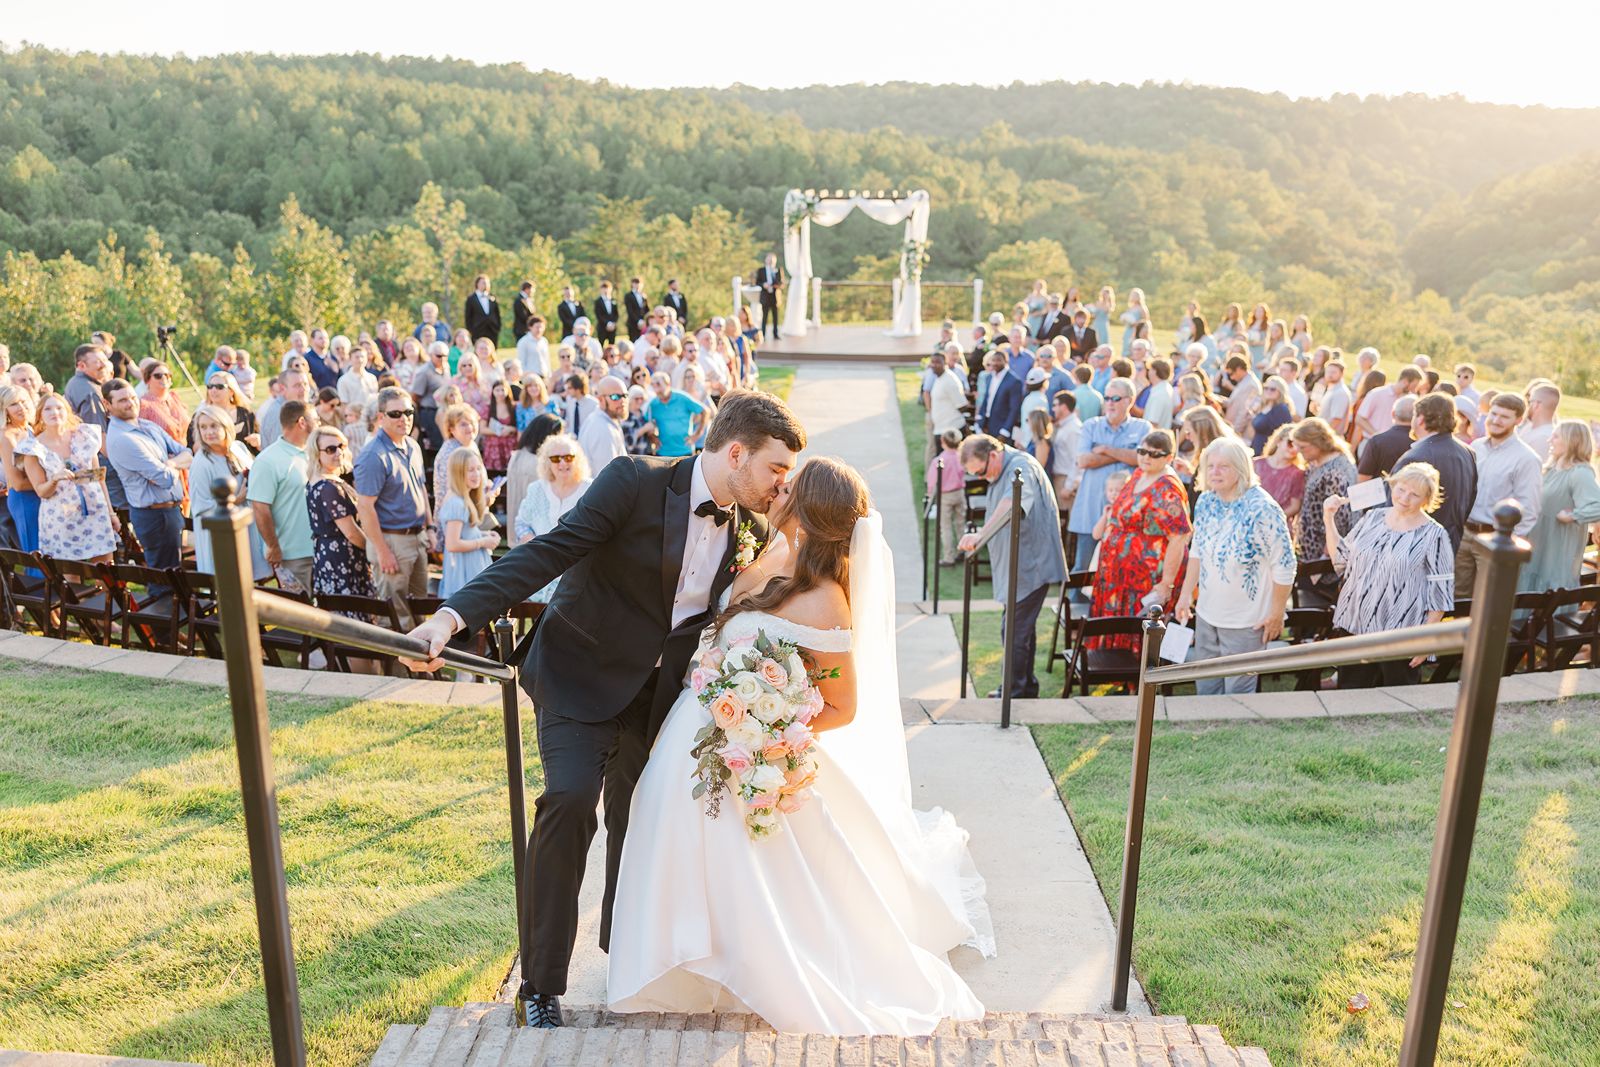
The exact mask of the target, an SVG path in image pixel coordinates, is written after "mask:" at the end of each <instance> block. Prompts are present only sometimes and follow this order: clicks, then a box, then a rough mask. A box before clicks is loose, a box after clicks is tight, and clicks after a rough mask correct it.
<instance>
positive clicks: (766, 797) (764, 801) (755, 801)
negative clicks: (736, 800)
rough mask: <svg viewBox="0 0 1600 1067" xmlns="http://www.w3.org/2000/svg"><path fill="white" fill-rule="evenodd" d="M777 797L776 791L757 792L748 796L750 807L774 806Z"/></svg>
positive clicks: (775, 805)
mask: <svg viewBox="0 0 1600 1067" xmlns="http://www.w3.org/2000/svg"><path fill="white" fill-rule="evenodd" d="M778 799H779V796H778V794H777V793H757V794H756V795H755V796H753V797H751V798H750V807H752V808H757V809H761V808H775V807H777V806H778Z"/></svg>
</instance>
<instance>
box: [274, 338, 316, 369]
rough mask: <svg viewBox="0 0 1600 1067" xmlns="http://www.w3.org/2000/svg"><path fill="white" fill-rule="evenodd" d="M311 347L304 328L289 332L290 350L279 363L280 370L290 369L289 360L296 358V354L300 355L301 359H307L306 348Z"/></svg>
mask: <svg viewBox="0 0 1600 1067" xmlns="http://www.w3.org/2000/svg"><path fill="white" fill-rule="evenodd" d="M309 347H310V346H309V344H308V343H307V340H306V332H305V331H304V330H293V331H291V332H290V333H289V351H287V352H285V353H284V354H283V359H282V360H280V361H279V363H278V370H279V371H280V372H281V371H286V370H288V369H289V361H290V360H292V359H294V358H295V357H296V356H298V357H300V358H301V359H305V358H306V350H307V349H308V348H309Z"/></svg>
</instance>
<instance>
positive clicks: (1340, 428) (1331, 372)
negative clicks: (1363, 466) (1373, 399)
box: [1317, 359, 1355, 437]
mask: <svg viewBox="0 0 1600 1067" xmlns="http://www.w3.org/2000/svg"><path fill="white" fill-rule="evenodd" d="M1322 384H1323V385H1324V387H1325V388H1324V389H1323V391H1322V401H1321V403H1320V404H1319V405H1318V406H1317V414H1318V415H1319V416H1320V417H1321V418H1322V420H1323V421H1324V422H1326V423H1327V424H1328V425H1329V426H1331V427H1333V432H1334V433H1336V434H1338V435H1339V436H1340V437H1349V436H1350V405H1351V404H1353V403H1354V402H1355V398H1354V397H1353V396H1351V395H1350V387H1349V386H1348V385H1346V384H1344V364H1343V363H1341V362H1339V361H1338V360H1337V359H1330V360H1328V362H1327V363H1326V364H1324V365H1323V368H1322Z"/></svg>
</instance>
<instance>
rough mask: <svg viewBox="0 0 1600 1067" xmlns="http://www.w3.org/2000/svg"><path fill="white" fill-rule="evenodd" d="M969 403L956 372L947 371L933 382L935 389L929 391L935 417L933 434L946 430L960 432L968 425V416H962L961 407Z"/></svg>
mask: <svg viewBox="0 0 1600 1067" xmlns="http://www.w3.org/2000/svg"><path fill="white" fill-rule="evenodd" d="M966 402H967V391H966V389H965V388H963V387H962V384H961V378H960V376H959V375H957V374H956V372H955V371H952V370H948V369H947V370H946V371H945V372H944V373H943V374H941V375H939V377H937V378H935V379H934V380H933V388H931V389H930V390H928V403H929V411H930V412H931V413H932V415H933V432H934V433H944V432H945V431H946V430H959V429H961V427H963V426H965V425H966V422H967V419H966V416H965V415H963V414H961V405H963V404H965V403H966Z"/></svg>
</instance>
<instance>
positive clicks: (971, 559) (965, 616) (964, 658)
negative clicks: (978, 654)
mask: <svg viewBox="0 0 1600 1067" xmlns="http://www.w3.org/2000/svg"><path fill="white" fill-rule="evenodd" d="M977 565H978V551H977V549H973V550H972V551H971V552H969V553H967V558H966V559H965V560H964V561H962V565H961V699H962V700H965V699H967V665H968V660H969V658H970V655H971V645H972V571H973V569H974V568H976V567H977Z"/></svg>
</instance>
